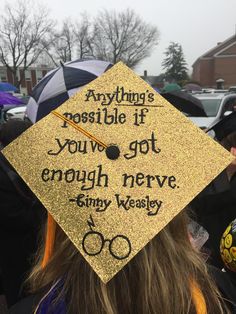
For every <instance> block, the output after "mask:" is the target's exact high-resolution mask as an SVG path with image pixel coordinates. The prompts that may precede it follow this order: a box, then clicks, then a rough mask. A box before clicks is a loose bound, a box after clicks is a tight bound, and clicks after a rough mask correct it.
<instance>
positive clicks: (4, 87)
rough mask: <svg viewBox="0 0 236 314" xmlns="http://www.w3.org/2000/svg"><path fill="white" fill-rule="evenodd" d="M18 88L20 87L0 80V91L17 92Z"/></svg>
mask: <svg viewBox="0 0 236 314" xmlns="http://www.w3.org/2000/svg"><path fill="white" fill-rule="evenodd" d="M17 90H18V89H17V88H16V87H15V86H14V85H12V84H11V83H7V82H0V91H2V92H16V91H17Z"/></svg>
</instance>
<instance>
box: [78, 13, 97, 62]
mask: <svg viewBox="0 0 236 314" xmlns="http://www.w3.org/2000/svg"><path fill="white" fill-rule="evenodd" d="M91 28H92V25H91V23H90V20H89V18H88V15H87V14H86V13H83V14H81V21H80V22H77V23H76V26H75V38H76V48H77V56H78V58H79V59H83V58H87V57H91V56H93V52H92V45H91V43H92V42H93V38H92V32H91Z"/></svg>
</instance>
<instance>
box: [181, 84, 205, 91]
mask: <svg viewBox="0 0 236 314" xmlns="http://www.w3.org/2000/svg"><path fill="white" fill-rule="evenodd" d="M183 88H184V89H185V90H186V91H188V92H200V91H201V90H202V88H201V86H199V85H198V84H194V83H189V84H186V85H184V87H183Z"/></svg>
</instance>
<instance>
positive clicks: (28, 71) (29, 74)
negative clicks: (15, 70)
mask: <svg viewBox="0 0 236 314" xmlns="http://www.w3.org/2000/svg"><path fill="white" fill-rule="evenodd" d="M25 80H26V81H31V71H30V70H25Z"/></svg>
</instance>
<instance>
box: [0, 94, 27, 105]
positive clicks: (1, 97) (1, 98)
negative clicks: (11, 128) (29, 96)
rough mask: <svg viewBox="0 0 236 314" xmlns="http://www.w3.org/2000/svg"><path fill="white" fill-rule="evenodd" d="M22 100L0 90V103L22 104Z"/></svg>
mask: <svg viewBox="0 0 236 314" xmlns="http://www.w3.org/2000/svg"><path fill="white" fill-rule="evenodd" d="M23 103H24V102H23V101H22V100H21V99H19V98H17V97H15V96H13V95H11V94H8V93H4V92H0V105H22V104H23Z"/></svg>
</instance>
